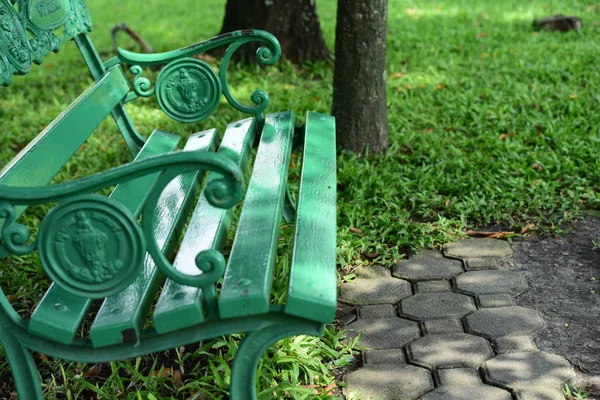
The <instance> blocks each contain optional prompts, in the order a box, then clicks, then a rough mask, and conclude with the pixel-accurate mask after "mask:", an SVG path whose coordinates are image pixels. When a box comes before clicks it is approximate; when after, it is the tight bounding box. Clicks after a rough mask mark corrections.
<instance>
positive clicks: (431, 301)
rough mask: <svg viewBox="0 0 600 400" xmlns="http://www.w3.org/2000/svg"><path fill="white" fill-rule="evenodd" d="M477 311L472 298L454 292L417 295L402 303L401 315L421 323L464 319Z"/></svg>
mask: <svg viewBox="0 0 600 400" xmlns="http://www.w3.org/2000/svg"><path fill="white" fill-rule="evenodd" d="M476 309H477V307H475V302H474V301H473V298H472V297H470V296H467V295H464V294H459V293H453V292H428V293H417V294H415V295H414V296H411V297H409V298H406V299H404V300H402V302H401V303H400V312H401V314H404V315H406V316H410V317H413V318H416V319H418V320H419V321H426V320H430V319H442V318H444V319H446V318H462V317H464V316H465V315H467V314H470V313H471V312H473V311H475V310H476Z"/></svg>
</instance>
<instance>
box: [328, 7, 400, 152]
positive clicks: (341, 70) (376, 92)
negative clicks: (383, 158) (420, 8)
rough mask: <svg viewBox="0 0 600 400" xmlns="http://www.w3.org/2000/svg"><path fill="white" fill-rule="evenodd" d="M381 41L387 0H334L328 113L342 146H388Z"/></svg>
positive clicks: (379, 149) (384, 36)
mask: <svg viewBox="0 0 600 400" xmlns="http://www.w3.org/2000/svg"><path fill="white" fill-rule="evenodd" d="M386 39H387V0H338V12H337V27H336V39H335V71H334V78H333V112H332V113H333V115H334V116H335V117H336V126H337V143H338V146H340V147H342V148H343V149H347V150H351V151H354V152H357V153H361V154H364V152H365V150H366V149H368V151H369V152H370V153H373V152H383V151H385V150H386V149H387V148H388V146H389V140H388V118H387V91H386V50H387V42H386Z"/></svg>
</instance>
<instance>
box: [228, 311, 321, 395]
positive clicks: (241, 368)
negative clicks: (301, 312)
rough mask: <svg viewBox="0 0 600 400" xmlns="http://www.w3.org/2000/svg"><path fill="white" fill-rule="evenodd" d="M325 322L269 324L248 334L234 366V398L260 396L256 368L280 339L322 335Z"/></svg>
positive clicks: (231, 393)
mask: <svg viewBox="0 0 600 400" xmlns="http://www.w3.org/2000/svg"><path fill="white" fill-rule="evenodd" d="M322 330H323V325H322V324H314V323H302V322H297V323H294V322H290V323H289V324H288V325H269V326H266V327H263V328H262V329H259V330H257V331H253V332H250V333H249V334H247V335H246V337H245V338H244V340H243V341H242V343H241V344H240V347H238V350H237V353H236V355H235V359H234V361H233V368H232V369H231V388H230V395H231V400H256V368H257V367H258V362H259V361H260V358H261V356H262V355H263V353H264V352H265V351H266V350H267V349H268V348H269V346H271V345H273V344H274V343H275V342H277V341H278V340H281V339H283V338H285V337H289V336H296V335H303V334H304V335H312V336H320V335H321V334H322Z"/></svg>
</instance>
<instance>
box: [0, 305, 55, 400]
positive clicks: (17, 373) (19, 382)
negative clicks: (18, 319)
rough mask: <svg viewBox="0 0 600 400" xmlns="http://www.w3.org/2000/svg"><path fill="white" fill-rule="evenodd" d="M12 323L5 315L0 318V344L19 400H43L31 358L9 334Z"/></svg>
mask: <svg viewBox="0 0 600 400" xmlns="http://www.w3.org/2000/svg"><path fill="white" fill-rule="evenodd" d="M0 313H1V311H0ZM2 314H3V313H2ZM12 323H13V322H12V321H11V320H10V318H7V317H6V316H5V315H2V316H1V317H0V343H1V344H2V347H3V348H4V353H5V354H6V358H7V359H8V363H9V365H10V368H11V372H12V376H13V379H14V381H15V384H16V386H17V393H18V395H19V399H23V400H43V399H44V397H43V395H42V388H41V386H40V379H39V375H38V371H37V368H36V366H35V362H34V360H33V356H32V355H31V352H30V351H29V350H27V349H26V348H25V347H23V345H22V344H21V342H20V341H19V339H17V337H16V336H15V335H14V334H13V332H11V330H10V326H11V325H12Z"/></svg>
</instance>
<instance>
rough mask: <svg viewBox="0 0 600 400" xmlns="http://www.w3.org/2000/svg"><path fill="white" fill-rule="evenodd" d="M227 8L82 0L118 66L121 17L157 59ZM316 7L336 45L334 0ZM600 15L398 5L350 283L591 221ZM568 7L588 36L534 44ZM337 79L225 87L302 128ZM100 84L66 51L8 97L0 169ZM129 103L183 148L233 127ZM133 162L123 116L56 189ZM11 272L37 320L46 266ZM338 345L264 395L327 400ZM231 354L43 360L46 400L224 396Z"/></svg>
mask: <svg viewBox="0 0 600 400" xmlns="http://www.w3.org/2000/svg"><path fill="white" fill-rule="evenodd" d="M224 3H225V1H224V0H208V1H203V2H198V1H194V0H179V1H152V2H149V3H148V4H147V5H144V6H141V3H140V2H134V1H128V0H119V1H117V0H88V4H89V6H90V8H91V12H92V16H93V18H94V33H93V34H92V38H93V40H94V42H95V44H96V46H97V47H98V48H99V49H100V51H101V52H102V53H103V55H104V56H105V57H109V56H111V54H110V51H111V40H110V36H109V31H110V28H111V27H112V26H113V25H115V24H116V23H119V22H122V21H125V22H127V23H128V24H129V25H130V26H131V27H132V28H134V29H135V30H137V31H138V32H139V33H140V34H141V35H142V36H143V37H144V38H145V39H147V40H148V41H149V42H150V43H151V44H152V46H153V47H154V49H155V51H166V50H170V49H174V48H177V47H182V46H185V45H188V44H190V43H193V42H196V41H199V40H202V39H205V38H209V37H211V36H213V35H214V34H216V33H217V32H218V30H219V28H220V23H221V19H222V16H223V10H224ZM317 3H318V8H319V15H320V18H321V23H322V25H323V30H324V33H325V36H326V40H327V43H328V44H329V46H330V47H331V48H333V43H334V32H335V13H336V10H335V1H334V0H319V1H318V2H317ZM590 3H591V2H589V1H576V0H570V1H564V0H563V1H561V0H536V1H523V0H520V1H517V0H506V1H502V2H501V1H497V0H466V1H464V2H456V1H452V0H435V1H434V0H420V1H418V0H414V1H409V0H390V7H389V27H388V31H389V36H388V95H389V96H388V108H389V121H390V137H391V143H392V145H391V148H390V150H389V151H388V152H387V153H386V154H383V155H370V156H368V157H365V158H357V157H355V156H353V155H351V154H340V156H339V157H338V166H339V169H338V175H339V185H338V189H339V202H338V205H339V216H338V228H339V231H338V232H339V234H338V251H339V257H338V262H339V265H340V272H341V274H340V275H341V278H344V279H351V278H352V272H353V270H354V269H355V268H356V267H359V266H364V265H369V264H372V263H378V264H382V265H385V266H389V265H391V264H392V263H393V262H394V261H395V260H399V259H402V258H405V257H406V254H407V253H408V252H409V251H410V250H411V249H412V250H416V249H421V248H423V247H432V246H436V245H440V244H442V243H445V242H447V241H451V240H454V239H456V238H457V237H461V236H463V235H464V232H465V231H466V230H467V229H479V228H481V227H485V226H487V225H499V226H501V227H502V228H503V229H504V230H507V231H514V232H516V233H517V234H518V233H519V232H520V231H521V230H522V229H523V228H524V227H528V229H531V230H533V231H536V232H538V233H544V234H551V233H557V232H560V227H561V224H563V223H564V222H566V221H569V220H572V219H574V218H576V217H577V214H578V212H580V211H581V210H584V209H597V208H598V205H599V196H598V189H597V187H598V183H599V180H598V177H600V164H599V162H598V157H597V156H596V155H597V154H598V153H599V151H600V136H599V135H598V127H599V126H600V114H599V113H598V111H597V110H598V107H599V100H600V97H599V94H598V93H599V92H600V80H599V79H598V67H597V65H598V62H597V61H596V60H597V58H598V57H599V56H598V44H597V40H596V38H597V37H598V34H599V33H600V23H599V22H600V7H599V8H596V7H594V6H591V5H590ZM199 4H201V5H199ZM457 4H459V5H457ZM559 12H561V13H564V14H567V15H570V14H573V15H577V16H579V17H581V18H582V19H583V21H584V30H583V31H582V32H569V33H566V34H561V33H552V32H540V33H534V32H532V30H531V20H532V19H533V18H535V17H541V16H546V15H550V14H554V13H559ZM121 39H122V41H121V42H120V45H121V46H122V47H127V48H131V47H134V42H133V41H131V40H129V39H126V38H124V37H122V38H121ZM332 76H333V70H332V67H331V66H330V65H326V64H321V63H317V64H312V65H307V66H304V67H302V68H296V67H294V66H292V65H290V64H288V63H280V64H279V66H278V67H277V66H276V67H270V68H267V69H261V68H258V67H256V66H248V67H238V66H235V67H233V68H231V73H230V78H229V79H230V83H231V86H232V87H233V88H234V94H235V95H236V96H238V97H239V98H249V95H250V93H251V92H252V91H253V90H254V89H257V88H261V89H265V90H267V91H268V92H269V93H270V94H271V98H272V105H271V110H274V111H278V110H285V109H293V110H295V111H296V112H297V113H298V114H299V115H300V116H301V115H302V114H303V113H304V112H305V111H307V110H314V111H319V112H324V113H328V112H329V111H330V109H331V94H332V87H331V81H332ZM90 82H91V80H90V79H89V78H88V77H87V75H86V68H85V65H84V64H83V62H82V61H81V60H80V59H79V58H78V52H77V50H76V49H75V46H74V45H73V46H67V48H66V49H65V50H64V51H61V52H60V53H59V54H56V55H51V56H48V57H47V59H46V60H45V63H44V64H43V65H42V66H41V67H35V68H34V69H33V70H32V72H31V73H30V74H29V75H27V76H26V77H15V79H14V82H13V84H12V85H11V86H10V87H9V88H3V89H1V90H0V117H1V120H2V121H3V129H2V130H1V131H0V143H2V147H1V149H0V165H5V164H6V163H7V162H8V161H9V160H10V159H11V158H12V157H13V156H14V155H15V154H16V153H17V152H18V151H19V150H20V149H21V148H22V147H23V146H25V145H26V144H27V143H28V142H29V141H30V140H31V139H32V138H33V137H34V136H35V135H36V134H37V133H38V132H39V131H40V130H41V129H42V128H43V127H44V126H45V125H46V124H48V123H49V122H50V121H51V120H52V119H53V118H54V117H55V116H56V115H57V114H58V113H59V112H60V111H61V110H63V109H64V108H65V107H66V106H67V105H68V104H69V103H70V102H71V101H72V100H73V99H74V98H75V97H76V96H77V95H78V94H79V93H81V91H83V90H84V88H85V87H86V86H88V85H89V84H90ZM363 100H365V101H366V100H368V99H363ZM127 107H128V110H129V111H130V113H131V115H132V117H133V118H134V119H135V121H136V126H137V127H138V129H139V130H140V131H141V132H142V133H144V134H146V135H147V134H149V133H150V132H151V131H152V129H154V128H159V129H162V130H167V131H171V132H174V133H179V134H182V135H183V136H187V135H189V134H191V133H193V132H197V131H199V130H201V129H203V128H206V127H213V126H217V127H220V128H223V127H224V126H225V125H226V124H227V123H229V122H231V121H232V120H233V119H234V118H236V117H239V116H238V115H237V114H236V113H235V112H233V111H231V110H229V109H228V108H227V107H226V105H225V104H222V105H221V107H220V108H219V110H218V111H217V112H216V113H215V115H214V116H212V117H210V118H209V119H208V120H207V121H205V122H203V123H201V124H193V125H191V126H190V125H181V124H177V123H175V122H173V121H171V120H169V119H168V118H167V117H166V116H164V115H163V114H162V113H161V112H160V110H159V109H158V108H157V107H156V105H155V101H154V99H150V100H143V101H139V102H135V103H134V104H131V105H128V106H127ZM365 134H368V129H367V130H366V131H365ZM128 160H129V157H128V156H127V154H126V152H125V151H124V147H123V144H122V143H121V139H120V136H119V134H118V133H117V131H116V130H115V128H114V126H113V124H112V121H106V122H105V123H103V124H102V125H101V126H100V128H99V129H98V132H97V133H96V134H95V135H94V136H93V137H92V138H91V139H90V140H88V142H87V143H86V145H85V147H84V148H82V150H81V151H80V152H79V153H78V154H77V156H76V157H75V158H74V159H73V161H72V162H70V163H69V164H68V165H67V167H66V168H65V169H64V171H62V172H61V174H60V176H59V177H58V180H66V179H72V178H76V177H81V176H84V175H88V174H90V173H92V172H96V171H101V170H105V169H107V168H110V167H113V166H116V165H120V164H122V163H124V162H127V161H128ZM46 210H47V208H44V207H42V208H39V209H37V210H35V212H34V213H31V214H30V215H29V216H28V217H27V219H26V222H27V223H28V224H29V225H32V226H34V227H35V226H36V225H37V224H38V223H39V216H40V215H43V213H44V212H45V211H46ZM532 225H534V226H535V227H533V228H532ZM592 239H595V238H590V240H592ZM286 243H287V242H284V243H283V244H282V249H281V252H280V253H281V255H282V257H280V262H279V264H280V266H282V268H283V267H285V265H286V258H285V254H288V253H289V249H287V248H286ZM3 267H4V268H2V271H0V284H2V285H3V287H4V288H6V292H7V293H8V294H9V296H11V297H10V298H11V300H12V301H13V303H14V304H15V306H16V307H17V308H19V309H20V310H21V311H23V312H25V313H26V312H28V311H30V308H31V305H32V303H33V302H34V301H35V298H31V296H28V295H27V293H28V292H37V293H39V292H41V289H43V288H44V287H47V285H48V282H47V281H46V280H45V279H44V277H43V276H42V275H41V273H40V268H39V264H38V263H37V260H35V259H31V258H29V259H11V260H8V261H3ZM8 271H10V272H8ZM340 338H341V335H340V334H338V333H336V332H335V331H334V330H329V331H328V332H327V334H326V335H325V337H324V338H323V339H314V338H306V337H300V338H297V339H293V340H288V341H283V342H281V344H280V345H279V346H278V347H277V348H273V349H271V350H270V351H269V354H268V357H266V358H265V359H264V360H263V363H262V364H261V367H260V371H259V375H260V382H259V393H260V394H261V398H265V399H269V398H273V396H275V397H283V396H285V395H286V393H287V395H289V396H292V397H297V398H315V397H318V396H320V397H321V398H329V397H330V396H328V395H326V394H324V393H325V390H323V389H322V388H325V387H328V385H330V384H331V383H332V382H333V375H334V372H335V370H336V368H338V367H339V366H341V365H343V364H344V363H347V362H348V360H349V359H350V358H351V356H352V350H351V349H350V348H349V347H348V346H345V345H342V344H340ZM238 342H239V338H237V337H230V338H223V339H218V340H216V341H213V342H206V343H202V344H201V345H199V346H191V347H188V348H185V349H177V350H173V351H172V352H170V353H168V356H165V355H161V354H159V355H154V356H152V357H147V358H140V359H137V360H131V361H128V362H120V363H112V364H110V365H106V366H100V367H92V366H89V365H88V366H86V365H81V364H77V363H69V364H61V363H59V362H57V361H54V360H49V359H47V358H46V357H44V356H41V355H36V357H38V360H39V361H40V363H41V364H42V366H43V368H42V373H43V375H44V378H45V382H44V385H45V390H46V394H47V397H48V398H49V399H54V398H69V399H74V398H90V396H92V395H91V393H97V396H98V398H131V399H137V398H140V399H141V398H144V399H146V398H149V399H154V398H156V399H159V398H171V397H174V398H182V399H183V398H198V399H203V398H222V397H223V396H225V393H226V387H227V386H228V379H229V367H228V365H227V363H228V362H230V361H231V358H232V356H233V354H234V351H235V348H236V346H237V343H238ZM321 359H322V360H323V362H321ZM165 360H168V361H167V362H165ZM94 368H96V369H94ZM7 371H8V366H7V364H6V363H1V364H0V376H3V377H6V376H7V375H6V374H7ZM1 381H2V382H3V383H0V393H2V391H3V390H4V391H7V390H10V385H8V383H6V379H3V380H1ZM2 385H4V386H2ZM5 393H6V392H5ZM5 393H2V394H5ZM274 393H275V394H274ZM319 393H320V394H319Z"/></svg>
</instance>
